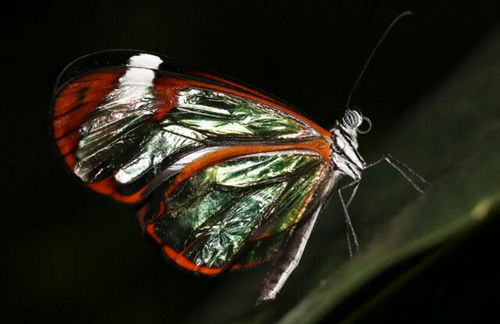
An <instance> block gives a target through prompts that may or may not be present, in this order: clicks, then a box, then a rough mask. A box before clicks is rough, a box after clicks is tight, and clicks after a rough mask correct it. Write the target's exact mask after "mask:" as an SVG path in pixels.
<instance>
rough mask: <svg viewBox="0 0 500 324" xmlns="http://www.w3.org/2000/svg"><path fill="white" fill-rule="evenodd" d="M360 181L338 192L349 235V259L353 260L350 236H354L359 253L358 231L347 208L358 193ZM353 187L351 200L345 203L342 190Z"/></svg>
mask: <svg viewBox="0 0 500 324" xmlns="http://www.w3.org/2000/svg"><path fill="white" fill-rule="evenodd" d="M359 181H360V180H355V181H353V182H351V183H348V184H346V185H345V186H342V187H341V188H339V190H338V191H337V192H338V194H339V198H340V203H341V204H342V209H343V210H344V217H345V224H346V234H347V247H348V249H349V257H351V258H352V247H351V239H350V236H351V235H352V240H353V242H354V246H355V247H356V251H359V243H358V237H357V235H356V231H355V230H354V226H353V225H352V222H351V217H349V211H348V210H347V207H349V205H350V204H351V202H352V200H353V198H354V196H355V195H356V192H357V191H358V187H359ZM353 186H354V189H353V190H352V192H351V195H350V197H349V199H348V200H347V203H345V201H344V196H343V195H342V190H345V189H348V188H350V187H353Z"/></svg>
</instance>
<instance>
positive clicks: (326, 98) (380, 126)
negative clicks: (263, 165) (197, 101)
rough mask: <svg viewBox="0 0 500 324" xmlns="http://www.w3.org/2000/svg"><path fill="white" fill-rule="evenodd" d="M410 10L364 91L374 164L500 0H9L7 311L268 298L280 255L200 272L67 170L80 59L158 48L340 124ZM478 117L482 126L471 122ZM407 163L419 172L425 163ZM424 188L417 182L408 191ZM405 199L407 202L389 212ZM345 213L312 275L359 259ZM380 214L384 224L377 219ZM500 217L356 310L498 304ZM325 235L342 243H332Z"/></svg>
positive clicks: (233, 304)
mask: <svg viewBox="0 0 500 324" xmlns="http://www.w3.org/2000/svg"><path fill="white" fill-rule="evenodd" d="M405 10H412V11H413V12H414V15H413V16H411V17H408V18H405V19H404V20H403V21H401V22H400V23H399V24H398V25H397V26H396V27H395V28H394V29H393V30H392V31H391V33H390V34H389V36H388V38H387V39H386V41H385V42H384V44H383V45H382V47H381V48H380V50H379V51H378V52H377V54H376V56H375V58H374V60H373V62H372V63H371V65H370V66H369V68H368V70H367V72H366V75H365V77H364V78H363V80H362V82H361V84H360V85H359V88H358V89H357V91H356V93H355V95H354V98H353V100H352V103H353V105H354V106H355V107H357V108H358V109H360V110H361V111H362V112H363V114H365V115H367V116H369V117H370V118H371V120H372V122H373V125H374V127H373V130H372V132H371V133H370V134H369V135H366V136H363V137H362V138H361V139H360V145H361V148H360V150H361V153H362V154H363V155H364V156H365V157H366V158H367V159H368V160H372V159H374V158H375V157H377V155H378V154H380V153H383V152H380V151H378V146H377V143H379V142H380V141H381V140H382V139H386V138H390V137H391V134H393V132H394V130H395V129H397V128H398V126H399V125H400V123H401V122H403V121H405V120H407V119H408V118H409V116H412V113H413V110H414V109H415V107H417V106H418V104H419V103H420V102H421V101H422V100H423V98H426V97H427V96H429V95H432V94H433V93H434V92H436V91H437V90H438V89H439V87H440V85H441V84H443V83H445V82H447V81H448V80H449V78H450V75H453V72H454V71H455V69H456V68H457V67H458V66H460V65H461V64H463V63H464V62H467V60H468V59H469V57H470V56H471V55H472V53H475V50H476V49H477V48H478V46H479V45H480V44H481V43H482V42H483V41H484V40H486V39H488V38H489V37H490V36H491V35H492V33H493V32H494V31H495V30H497V28H498V27H500V25H499V23H500V18H499V13H500V8H499V5H498V3H497V2H495V1H489V2H488V1H475V2H469V1H451V0H450V1H448V0H446V1H430V0H429V1H427V0H426V1H416V0H415V1H410V0H401V1H384V0H380V1H357V0H350V1H347V0H346V1H297V2H295V1H194V0H192V1H168V0H163V1H140V2H139V1H107V2H100V1H84V2H68V1H64V2H63V1H61V2H56V1H43V2H37V3H27V2H20V1H7V2H6V3H4V4H3V5H2V13H1V15H2V19H1V26H2V28H1V34H2V35H1V39H2V44H3V46H2V62H3V64H2V72H3V82H4V85H3V93H2V95H1V96H0V101H1V109H2V115H3V116H2V121H3V122H2V127H1V132H2V134H3V136H2V141H1V143H0V150H1V154H2V159H1V163H2V166H1V168H0V173H1V177H0V179H1V181H2V188H3V189H4V193H3V194H2V197H3V199H2V200H3V204H2V206H3V211H4V212H3V217H2V226H1V228H2V235H1V249H2V255H1V259H0V262H1V264H0V269H1V270H0V271H1V277H0V280H1V289H0V293H1V295H2V299H3V301H2V303H1V306H0V307H1V308H2V309H3V310H2V314H9V315H10V316H13V317H12V321H13V322H33V321H35V320H36V321H44V320H47V321H52V322H59V321H61V322H104V321H106V322H112V323H114V322H121V323H132V322H139V323H177V322H200V321H201V320H204V321H205V322H208V323H212V322H221V323H223V322H231V321H241V322H245V321H247V319H251V321H257V322H258V321H259V316H258V312H259V311H261V310H260V309H257V310H255V309H254V308H253V301H254V300H255V298H256V296H257V294H258V290H259V286H260V282H261V280H262V276H263V275H264V273H265V270H266V269H267V268H266V267H265V266H264V267H261V268H256V269H252V270H248V271H243V272H238V273H232V274H228V275H225V276H222V277H218V278H216V279H213V280H207V279H204V278H199V277H195V276H192V275H190V274H186V273H184V272H182V271H180V270H179V269H177V268H176V267H174V266H172V265H170V264H168V263H167V262H165V261H164V260H163V259H162V258H161V256H160V254H159V253H158V251H156V250H155V249H154V248H151V246H150V244H149V243H148V242H147V241H146V240H145V239H144V238H143V237H142V236H141V233H140V230H139V226H138V224H137V222H136V218H135V211H134V209H133V208H132V207H131V206H125V205H120V204H118V203H115V202H113V201H111V200H109V199H107V198H105V197H101V196H99V195H97V194H94V193H93V192H90V191H89V190H86V189H85V188H84V187H83V186H82V185H80V184H79V183H78V182H77V181H75V179H74V178H73V177H72V176H70V175H68V174H66V172H65V169H64V167H63V166H62V165H61V164H60V162H59V160H58V159H57V157H56V155H55V152H54V150H53V148H52V146H51V142H50V136H49V128H48V122H49V118H48V113H49V108H50V105H51V99H52V91H53V87H54V83H55V80H56V77H57V75H58V73H60V72H61V70H62V69H63V68H64V67H65V65H67V64H68V63H69V62H71V61H72V60H74V59H75V58H77V57H79V56H81V55H84V54H87V53H90V52H93V51H98V50H103V49H112V48H134V49H142V50H149V51H154V52H158V53H162V54H165V55H169V56H172V57H175V58H178V59H180V60H183V61H186V62H190V63H192V64H194V65H197V66H200V67H203V68H206V69H210V70H214V71H218V72H221V73H223V74H226V75H230V76H233V77H235V78H237V79H240V80H243V81H245V82H247V83H250V84H253V85H255V86H257V87H259V88H261V89H265V90H266V91H268V92H270V93H273V94H275V95H276V96H278V97H279V98H283V99H285V100H286V101H288V102H290V103H292V104H293V105H295V106H297V107H298V109H299V110H300V111H301V112H302V113H303V114H304V115H306V116H307V117H309V118H310V119H312V120H315V121H317V122H318V124H320V125H321V126H323V127H325V128H327V127H330V126H332V125H333V123H334V121H335V120H336V119H338V118H340V117H341V116H342V114H343V111H344V108H345V107H344V105H345V101H346V97H347V94H348V93H349V91H350V89H351V87H352V83H353V80H354V79H355V78H356V76H357V75H358V73H359V70H360V68H361V67H362V66H363V64H364V62H365V60H366V58H367V56H368V55H369V53H370V51H371V49H372V48H373V46H374V45H375V43H376V42H377V41H378V39H379V37H380V36H381V34H382V33H383V31H384V30H385V28H386V27H387V26H388V24H389V23H390V21H391V20H392V19H393V18H394V17H395V16H396V15H397V14H399V13H400V12H402V11H405ZM497 77H498V75H497ZM472 86H473V85H472ZM457 109H460V108H459V107H457ZM463 127H464V129H467V122H466V121H464V124H463ZM374 147H377V150H375V149H374ZM464 149H466V148H464ZM387 150H389V149H387ZM395 154H396V153H395ZM494 154H497V153H494ZM401 158H402V159H403V158H404V156H403V157H401ZM407 162H408V163H410V164H411V165H412V166H414V167H415V168H417V169H418V168H419V161H414V160H411V161H407ZM425 175H426V176H428V177H430V178H431V179H432V177H434V176H436V173H435V172H434V173H433V171H432V169H430V168H429V169H427V173H425ZM368 194H369V193H366V195H368ZM413 196H414V194H413V193H412V192H411V188H409V189H408V192H407V194H406V195H405V196H404V198H402V199H401V203H402V204H404V202H405V201H408V200H410V199H412V197H413ZM413 198H414V197H413ZM358 203H359V204H363V202H362V201H358ZM382 204H383V203H382ZM393 205H394V204H393ZM354 208H355V207H354ZM400 208H402V205H401V204H399V205H398V204H395V206H393V207H388V208H387V209H385V210H384V209H382V210H378V212H382V211H384V212H394V211H397V210H399V209H400ZM335 213H336V214H335V215H332V214H334V212H333V211H332V213H328V215H323V216H322V218H334V217H335V218H338V219H339V221H331V222H330V223H321V222H320V225H321V224H323V225H324V226H320V228H319V229H316V231H315V233H313V236H314V235H316V238H315V239H313V240H312V241H311V244H310V245H309V246H308V251H307V252H306V259H305V264H306V265H304V267H305V269H306V270H307V271H313V270H312V269H314V265H315V263H317V262H318V261H317V260H318V258H320V259H323V258H324V259H328V258H330V256H333V255H335V256H336V257H337V258H338V259H339V260H345V259H346V258H347V248H346V247H345V233H344V225H343V223H342V215H341V214H340V213H338V210H337V209H335ZM324 222H326V221H324ZM332 222H333V223H332ZM369 223H370V224H371V225H372V226H376V224H377V220H376V219H370V221H369ZM331 224H334V226H330V225H331ZM335 224H336V225H338V226H336V225H335ZM499 229H500V225H499V224H498V221H491V223H488V226H484V227H483V228H482V229H481V230H479V232H477V233H476V234H472V235H470V236H468V237H467V238H466V239H465V240H464V241H463V242H461V243H460V244H458V245H457V246H456V248H454V249H453V250H452V251H451V252H450V253H447V254H446V256H445V257H442V258H440V259H439V261H437V262H435V263H433V265H431V266H429V267H427V268H426V269H425V270H423V271H421V272H419V274H418V275H417V276H415V277H413V278H412V279H411V280H408V282H406V283H405V284H404V285H401V286H400V287H399V288H398V289H395V290H394V291H392V292H391V293H390V294H389V295H388V297H387V298H385V299H384V300H383V301H382V302H380V303H379V304H377V307H374V308H372V309H371V310H370V311H369V312H368V313H367V314H368V315H365V316H364V317H360V318H357V319H356V321H359V322H367V321H370V322H378V321H384V322H386V321H388V320H391V319H392V320H397V321H399V322H424V321H425V322H438V321H440V322H442V321H458V320H468V319H471V320H472V319H474V318H476V316H477V314H478V313H483V314H484V313H485V312H494V310H495V309H496V308H495V306H497V304H498V301H499V299H498V294H497V291H498V289H499V288H500V277H499V275H498V273H500V272H499V270H500V269H499V267H498V266H494V265H493V264H491V263H490V262H489V260H490V258H491V257H492V256H493V255H495V254H492V253H491V250H490V252H488V251H485V247H491V246H496V244H498V243H497V242H496V237H498V235H497V234H496V233H498V230H499ZM323 239H328V240H330V241H331V242H332V243H331V244H330V245H328V244H327V245H325V244H322V243H323V242H324V241H323V242H322V240H323ZM330 241H329V242H330ZM329 247H331V249H330V248H329ZM311 251H313V252H311ZM307 253H309V256H307ZM425 253H429V252H423V254H422V255H417V256H414V257H413V258H417V259H418V258H419V257H423V256H425ZM413 258H412V259H409V260H406V261H405V262H403V263H401V264H399V265H398V266H395V267H392V268H391V269H389V270H388V271H386V272H385V273H384V274H383V275H380V276H377V277H376V278H374V280H372V281H371V282H370V283H369V284H367V285H366V286H364V287H363V288H362V289H359V290H356V292H355V293H353V294H352V295H350V296H349V297H348V298H346V299H345V301H344V302H342V303H341V304H340V306H338V307H337V308H336V309H335V310H332V312H331V313H329V314H328V315H326V317H324V320H325V321H327V322H334V321H340V320H342V319H345V318H347V317H348V315H349V314H350V313H352V312H353V310H355V309H357V307H358V305H360V303H363V301H364V300H366V299H367V298H368V297H369V296H372V295H374V294H376V293H377V292H378V291H379V290H380V289H381V287H384V286H385V285H386V284H387V282H388V281H390V278H393V277H394V276H395V275H397V274H398V273H400V272H401V271H403V270H404V269H405V267H406V266H407V265H408V264H409V263H411V262H413V261H412V260H414V259H413ZM339 262H340V261H339ZM306 270H304V271H306ZM307 278H308V276H307V272H302V274H301V275H299V276H298V277H296V278H295V279H294V278H292V279H291V281H292V283H291V288H289V289H288V290H285V291H284V293H283V297H282V298H283V301H282V302H280V303H281V304H280V305H281V306H280V312H285V310H286V309H290V308H293V307H294V305H295V304H296V303H297V301H298V300H300V298H301V296H302V295H304V294H305V293H306V292H307V291H308V289H311V287H313V286H314V283H313V282H308V279H307ZM465 278H474V279H473V280H471V279H465ZM293 281H295V282H296V283H295V284H294V283H293ZM298 281H300V283H299V282H298ZM262 318H264V319H265V320H262V321H267V320H269V318H272V317H266V316H263V317H262ZM248 321H250V320H248Z"/></svg>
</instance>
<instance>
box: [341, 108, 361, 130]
mask: <svg viewBox="0 0 500 324" xmlns="http://www.w3.org/2000/svg"><path fill="white" fill-rule="evenodd" d="M343 121H344V123H345V124H346V125H347V126H349V127H351V128H358V127H359V125H360V124H361V123H362V118H361V115H360V114H359V113H358V112H357V111H355V110H347V111H346V112H345V115H344V118H343Z"/></svg>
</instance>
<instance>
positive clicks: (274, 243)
mask: <svg viewBox="0 0 500 324" xmlns="http://www.w3.org/2000/svg"><path fill="white" fill-rule="evenodd" d="M52 114H53V123H52V126H53V134H54V138H55V142H56V145H57V148H58V150H59V152H60V154H61V156H62V157H63V159H64V160H65V162H66V164H67V165H68V167H69V169H70V170H71V171H72V172H73V173H74V174H75V175H77V176H78V177H79V178H80V179H81V180H82V181H83V182H84V183H85V184H86V185H87V186H88V187H90V188H91V189H93V190H95V191H97V192H99V193H102V194H105V195H108V196H110V197H112V198H113V199H116V200H118V201H121V202H126V203H134V204H141V206H143V207H142V208H141V210H140V212H139V219H140V222H141V226H143V228H145V229H146V231H147V233H149V235H151V236H152V237H153V239H154V240H155V241H157V242H158V243H159V244H161V245H162V246H163V249H164V252H165V254H166V255H167V256H169V257H170V258H172V259H173V260H174V261H175V262H176V263H178V264H180V265H181V266H183V267H185V268H187V269H190V270H192V271H196V272H200V273H205V274H214V273H218V272H220V271H222V270H223V269H227V268H230V267H233V268H238V267H242V266H245V265H250V264H256V263H259V262H262V261H264V260H266V259H268V258H270V257H272V256H273V255H274V254H275V253H276V252H277V251H278V250H279V249H280V248H281V247H282V245H283V244H284V242H286V239H287V237H289V236H290V235H291V234H292V233H293V230H294V226H296V224H298V223H299V222H300V220H301V219H302V218H303V217H304V215H307V214H308V213H310V212H311V208H312V207H314V205H317V201H318V200H319V199H322V198H323V197H324V196H325V193H324V191H325V190H326V189H325V188H322V186H323V185H324V183H325V181H324V179H325V178H326V177H328V176H330V175H329V173H330V172H331V171H330V167H329V163H330V144H331V143H330V136H331V134H330V133H329V132H328V131H326V130H324V129H322V128H321V127H319V126H317V125H316V124H314V123H312V122H311V121H309V120H307V119H306V118H304V117H303V116H301V115H299V114H297V113H296V112H294V111H293V110H292V109H290V108H289V107H288V106H287V105H285V104H283V103H282V102H281V101H279V100H277V99H275V98H273V97H270V96H268V95H264V94H262V93H261V92H260V91H257V90H255V89H253V88H251V87H248V86H244V85H241V84H239V83H236V82H234V81H231V80H229V79H227V78H223V77H220V76H216V75H212V74H208V73H205V72H202V71H200V70H197V69H195V68H192V67H189V66H187V65H183V64H181V63H178V62H177V61H174V60H172V59H170V58H168V57H164V56H158V55H153V54H148V53H141V52H136V51H114V52H104V53H98V54H93V55H90V56H86V57H84V58H82V59H79V60H78V61H76V62H74V63H73V64H72V65H70V66H69V67H68V68H66V70H65V71H64V72H63V74H62V75H61V76H60V78H59V84H58V85H57V87H56V93H55V99H54V107H53V112H52ZM326 191H328V190H326ZM311 206H312V207H311ZM236 260H237V261H236ZM235 262H236V263H235Z"/></svg>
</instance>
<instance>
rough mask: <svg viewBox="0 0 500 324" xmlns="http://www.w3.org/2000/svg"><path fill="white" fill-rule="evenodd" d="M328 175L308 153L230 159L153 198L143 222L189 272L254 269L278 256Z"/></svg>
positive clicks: (320, 192) (322, 191) (322, 190)
mask: <svg viewBox="0 0 500 324" xmlns="http://www.w3.org/2000/svg"><path fill="white" fill-rule="evenodd" d="M266 170H269V172H266ZM329 173H330V168H329V166H328V165H327V163H326V162H325V161H324V160H323V159H322V157H321V156H319V155H317V154H311V153H307V152H274V154H265V155H261V154H257V155H250V156H244V157H240V158H236V159H232V160H229V161H226V162H223V163H220V164H217V165H215V166H211V167H208V168H206V169H204V170H203V171H200V172H198V173H197V174H195V175H193V176H192V177H190V178H188V179H187V180H185V181H184V182H183V183H182V184H180V185H178V186H177V187H176V188H175V189H174V190H173V191H171V193H170V194H169V195H167V196H164V197H161V196H160V197H157V199H151V200H150V201H149V202H148V204H147V205H146V206H145V207H143V213H144V216H143V223H145V224H146V225H145V226H146V231H147V233H148V234H149V235H151V236H152V237H153V239H154V240H155V241H156V242H157V243H159V244H161V245H162V246H163V249H164V252H165V253H166V254H167V255H168V256H169V257H170V258H172V259H173V260H174V261H175V262H176V263H178V264H179V265H181V266H183V267H185V268H187V269H189V270H191V271H195V272H199V273H203V274H217V273H219V272H220V271H222V270H224V269H227V268H228V267H230V266H233V267H235V268H240V267H242V266H245V265H252V264H257V263H260V262H262V261H266V260H267V259H269V258H271V257H273V256H274V254H275V253H276V252H277V251H279V250H280V248H281V247H282V246H283V244H284V243H286V241H287V238H288V237H289V235H290V234H291V233H292V232H293V229H294V226H295V225H297V224H298V223H299V222H300V220H301V219H302V218H303V217H304V216H305V215H308V214H309V213H310V212H311V211H312V210H314V207H315V206H317V204H318V203H319V202H320V201H321V200H322V199H323V198H324V196H325V195H326V194H327V192H328V191H329V190H330V188H321V187H322V186H323V185H324V184H325V182H324V180H325V179H327V178H328V176H330V174H329ZM243 175H244V176H245V177H246V179H247V181H242V179H243V177H242V176H243ZM172 185H173V184H171V185H170V186H172ZM166 192H169V190H166ZM235 260H237V263H236V264H233V263H234V261H235Z"/></svg>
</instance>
